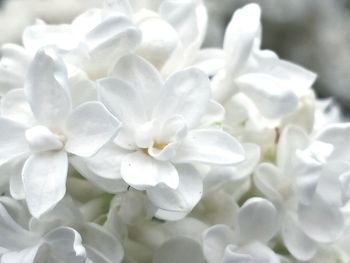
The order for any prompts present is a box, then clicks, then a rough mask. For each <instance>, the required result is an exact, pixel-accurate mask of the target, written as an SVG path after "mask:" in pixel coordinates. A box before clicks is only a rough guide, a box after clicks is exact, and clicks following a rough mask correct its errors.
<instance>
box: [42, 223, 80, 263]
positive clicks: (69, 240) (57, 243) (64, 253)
mask: <svg viewBox="0 0 350 263" xmlns="http://www.w3.org/2000/svg"><path fill="white" fill-rule="evenodd" d="M44 238H45V242H46V243H47V244H48V245H49V246H50V252H51V253H50V257H49V260H48V261H50V260H52V261H53V262H57V263H64V262H72V263H85V262H86V251H85V248H84V246H83V245H82V239H81V236H80V234H79V233H78V232H77V231H75V230H74V229H72V228H69V227H60V228H56V229H54V230H52V231H51V232H49V233H48V234H47V235H45V236H44Z"/></svg>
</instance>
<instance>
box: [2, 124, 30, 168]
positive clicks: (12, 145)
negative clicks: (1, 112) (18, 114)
mask: <svg viewBox="0 0 350 263" xmlns="http://www.w3.org/2000/svg"><path fill="white" fill-rule="evenodd" d="M25 130H26V127H25V126H24V125H22V124H20V123H17V122H15V121H12V120H10V119H6V118H1V117H0V165H1V164H4V163H6V162H7V161H9V160H11V159H12V158H15V157H19V156H21V155H23V154H26V153H29V147H28V143H27V141H26V138H25Z"/></svg>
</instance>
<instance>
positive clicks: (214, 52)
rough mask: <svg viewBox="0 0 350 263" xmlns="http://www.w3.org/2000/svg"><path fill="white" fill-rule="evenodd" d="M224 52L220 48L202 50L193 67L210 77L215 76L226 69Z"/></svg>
mask: <svg viewBox="0 0 350 263" xmlns="http://www.w3.org/2000/svg"><path fill="white" fill-rule="evenodd" d="M224 58H225V56H224V52H223V50H222V49H218V48H202V49H200V50H199V52H198V55H197V56H196V57H195V59H194V61H193V66H194V67H196V68H199V69H200V70H202V71H203V72H205V73H206V74H207V75H208V76H213V75H215V74H216V73H217V72H218V71H219V70H220V69H222V68H224V66H225V65H224V63H225V62H224Z"/></svg>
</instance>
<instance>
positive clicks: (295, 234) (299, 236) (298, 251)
mask: <svg viewBox="0 0 350 263" xmlns="http://www.w3.org/2000/svg"><path fill="white" fill-rule="evenodd" d="M283 221H284V222H283V225H282V229H281V230H282V231H281V233H282V238H283V242H284V244H285V246H286V248H287V249H288V251H289V252H290V253H291V254H292V255H293V256H294V257H296V258H297V259H299V260H302V261H306V260H309V259H311V258H312V257H313V256H314V255H315V253H316V250H317V245H316V243H315V241H313V240H312V239H311V238H310V237H308V236H307V235H306V234H305V233H304V232H303V230H302V229H301V228H300V226H299V224H298V222H297V221H296V220H295V219H294V218H293V217H292V216H289V215H287V216H286V217H284V219H283Z"/></svg>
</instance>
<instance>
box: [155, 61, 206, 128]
mask: <svg viewBox="0 0 350 263" xmlns="http://www.w3.org/2000/svg"><path fill="white" fill-rule="evenodd" d="M209 96H210V83H209V79H208V77H207V76H206V75H205V74H204V73H203V72H202V71H200V70H198V69H195V68H190V69H185V70H182V71H179V72H176V73H174V74H173V75H171V76H170V77H169V79H167V81H166V83H165V87H164V89H163V90H162V93H161V95H160V97H159V99H158V101H159V102H158V105H157V106H155V109H154V111H153V118H155V119H159V120H164V121H165V120H167V119H169V118H171V117H173V116H174V115H181V116H182V117H184V119H185V120H186V122H187V125H188V127H190V128H193V127H195V126H196V125H198V124H199V122H200V119H201V117H202V116H203V115H204V114H205V112H206V109H207V107H208V103H209Z"/></svg>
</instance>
